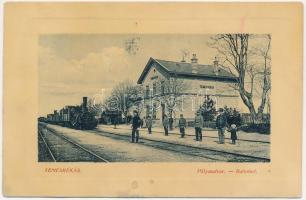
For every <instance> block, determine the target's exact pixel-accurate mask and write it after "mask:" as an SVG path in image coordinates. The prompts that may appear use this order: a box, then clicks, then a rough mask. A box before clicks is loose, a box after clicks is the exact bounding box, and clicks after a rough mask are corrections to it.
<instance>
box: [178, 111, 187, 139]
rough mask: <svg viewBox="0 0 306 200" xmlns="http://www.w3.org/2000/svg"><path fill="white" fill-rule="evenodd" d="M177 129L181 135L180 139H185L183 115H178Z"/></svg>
mask: <svg viewBox="0 0 306 200" xmlns="http://www.w3.org/2000/svg"><path fill="white" fill-rule="evenodd" d="M178 125H179V128H180V133H181V138H183V137H185V128H186V125H187V122H186V119H185V118H184V116H183V114H181V115H180V119H179V124H178Z"/></svg>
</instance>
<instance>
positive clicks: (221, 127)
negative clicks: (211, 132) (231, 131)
mask: <svg viewBox="0 0 306 200" xmlns="http://www.w3.org/2000/svg"><path fill="white" fill-rule="evenodd" d="M216 127H217V129H218V137H219V143H220V144H224V132H225V128H226V127H227V119H226V115H225V113H224V110H223V108H220V109H219V114H218V116H217V120H216Z"/></svg>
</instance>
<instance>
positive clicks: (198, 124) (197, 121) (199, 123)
mask: <svg viewBox="0 0 306 200" xmlns="http://www.w3.org/2000/svg"><path fill="white" fill-rule="evenodd" d="M203 124H204V119H203V117H202V115H201V113H200V112H197V113H196V117H195V118H194V128H195V134H196V141H202V127H203Z"/></svg>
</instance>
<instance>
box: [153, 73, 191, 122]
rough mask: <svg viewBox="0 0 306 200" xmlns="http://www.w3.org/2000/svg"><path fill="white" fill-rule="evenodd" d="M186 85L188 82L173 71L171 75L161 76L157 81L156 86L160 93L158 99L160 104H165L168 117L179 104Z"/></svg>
mask: <svg viewBox="0 0 306 200" xmlns="http://www.w3.org/2000/svg"><path fill="white" fill-rule="evenodd" d="M187 87H188V84H187V83H186V82H185V81H184V80H183V79H180V78H178V77H177V76H176V75H175V73H174V75H173V76H171V77H167V78H163V79H161V80H160V81H159V82H158V85H157V88H158V90H159V93H160V96H159V97H158V100H159V101H160V103H161V104H165V105H166V108H167V111H168V115H169V116H170V117H171V116H172V114H173V112H175V110H176V109H177V108H178V107H180V106H181V104H182V101H183V98H182V96H183V94H184V91H186V89H187Z"/></svg>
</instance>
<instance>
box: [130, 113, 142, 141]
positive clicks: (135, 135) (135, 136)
mask: <svg viewBox="0 0 306 200" xmlns="http://www.w3.org/2000/svg"><path fill="white" fill-rule="evenodd" d="M140 121H141V119H140V117H139V116H138V112H137V111H136V110H134V111H133V119H132V142H133V143H134V142H138V139H139V130H138V128H139V127H140V123H141V122H140Z"/></svg>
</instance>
